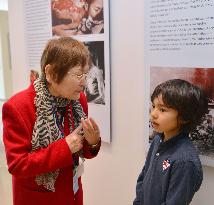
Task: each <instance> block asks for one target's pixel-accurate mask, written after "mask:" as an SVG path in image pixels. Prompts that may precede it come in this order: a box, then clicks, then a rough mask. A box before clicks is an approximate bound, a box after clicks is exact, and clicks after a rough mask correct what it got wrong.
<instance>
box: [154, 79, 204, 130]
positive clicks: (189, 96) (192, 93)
mask: <svg viewBox="0 0 214 205" xmlns="http://www.w3.org/2000/svg"><path fill="white" fill-rule="evenodd" d="M159 95H162V99H163V103H164V104H165V106H167V107H169V108H172V109H175V110H177V112H178V117H180V119H181V120H184V121H185V122H187V124H184V125H183V126H182V128H181V129H182V130H184V131H187V132H191V131H193V130H194V129H195V128H196V126H197V125H198V124H199V123H200V122H201V120H202V118H203V117H204V115H205V114H206V113H208V98H207V96H206V94H205V92H204V91H203V90H202V89H201V88H199V87H197V86H195V85H193V84H191V83H189V82H187V81H185V80H181V79H172V80H168V81H166V82H164V83H161V84H159V85H158V86H157V87H156V88H155V90H154V92H153V93H152V95H151V101H152V102H153V101H154V99H155V98H157V97H158V96H159Z"/></svg>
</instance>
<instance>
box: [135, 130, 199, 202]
mask: <svg viewBox="0 0 214 205" xmlns="http://www.w3.org/2000/svg"><path fill="white" fill-rule="evenodd" d="M202 180H203V172H202V167H201V162H200V159H199V157H198V154H197V151H196V149H195V147H194V145H193V144H192V142H191V140H190V139H189V137H188V134H186V133H180V134H178V135H177V136H175V137H173V138H171V139H169V140H168V141H166V142H163V141H162V136H161V135H156V136H155V138H154V139H153V141H152V143H151V146H150V149H149V152H148V155H147V158H146V162H145V165H144V168H143V170H142V172H141V173H140V175H139V177H138V180H137V186H136V198H135V200H134V202H133V205H188V204H189V203H190V202H191V200H192V198H193V195H194V193H195V192H196V191H198V189H199V188H200V186H201V183H202Z"/></svg>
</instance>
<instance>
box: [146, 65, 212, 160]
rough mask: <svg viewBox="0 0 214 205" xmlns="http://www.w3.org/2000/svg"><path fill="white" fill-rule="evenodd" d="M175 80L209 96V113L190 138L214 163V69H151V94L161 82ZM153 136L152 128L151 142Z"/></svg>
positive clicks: (203, 154) (202, 153)
mask: <svg viewBox="0 0 214 205" xmlns="http://www.w3.org/2000/svg"><path fill="white" fill-rule="evenodd" d="M175 78H180V79H183V80H187V81H189V82H190V83H193V84H194V85H197V86H199V87H201V88H202V89H203V90H204V91H205V92H206V94H207V97H208V103H209V104H208V105H209V107H208V113H207V114H206V116H205V118H204V120H203V121H202V123H201V124H200V125H199V126H198V127H197V128H196V130H195V131H194V132H192V133H191V136H190V137H191V139H192V140H193V143H194V144H195V146H196V148H197V149H198V151H199V154H200V155H202V156H205V157H209V158H211V159H212V160H213V161H214V83H213V82H214V68H189V67H151V68H150V93H152V91H153V89H154V88H155V86H157V85H158V84H160V83H161V82H164V81H166V80H169V79H175ZM153 135H154V133H153V131H152V129H151V127H150V140H151V139H152V137H153Z"/></svg>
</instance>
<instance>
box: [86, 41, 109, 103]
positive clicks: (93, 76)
mask: <svg viewBox="0 0 214 205" xmlns="http://www.w3.org/2000/svg"><path fill="white" fill-rule="evenodd" d="M86 46H88V49H89V51H90V53H91V60H92V63H91V68H90V70H89V72H88V74H87V77H86V86H85V94H86V96H87V100H88V102H89V103H94V104H103V105H104V104H105V69H104V42H103V41H95V42H88V43H86Z"/></svg>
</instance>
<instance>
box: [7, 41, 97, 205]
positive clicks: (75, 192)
mask: <svg viewBox="0 0 214 205" xmlns="http://www.w3.org/2000/svg"><path fill="white" fill-rule="evenodd" d="M89 56H90V55H89V52H88V50H87V48H86V47H85V46H84V45H83V44H82V43H80V42H79V41H77V40H74V39H72V38H69V37H64V38H59V39H54V40H50V41H49V42H48V44H47V46H46V48H45V49H44V52H43V54H42V58H41V73H42V74H41V77H39V78H38V79H36V80H35V81H34V83H33V84H31V85H30V86H29V87H28V88H27V89H26V90H24V91H22V92H20V93H18V94H16V95H14V96H13V97H12V98H10V99H9V100H8V102H6V103H5V104H4V106H3V127H4V129H3V140H4V144H5V150H6V156H7V162H8V169H9V172H10V173H11V174H12V178H13V201H14V205H29V204H30V205H38V204H39V205H47V204H51V205H59V204H60V205H74V204H75V205H82V204H83V191H82V184H81V174H82V164H80V163H79V158H82V159H83V161H84V158H87V159H89V158H93V157H95V156H96V155H97V153H98V152H99V149H100V144H101V143H100V142H101V140H100V131H99V128H98V125H97V124H96V122H95V121H94V120H93V119H91V118H89V119H88V118H87V100H86V98H85V96H84V94H83V92H82V91H83V88H84V86H85V83H86V82H85V81H86V76H87V73H88V71H89V65H90V57H89Z"/></svg>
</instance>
